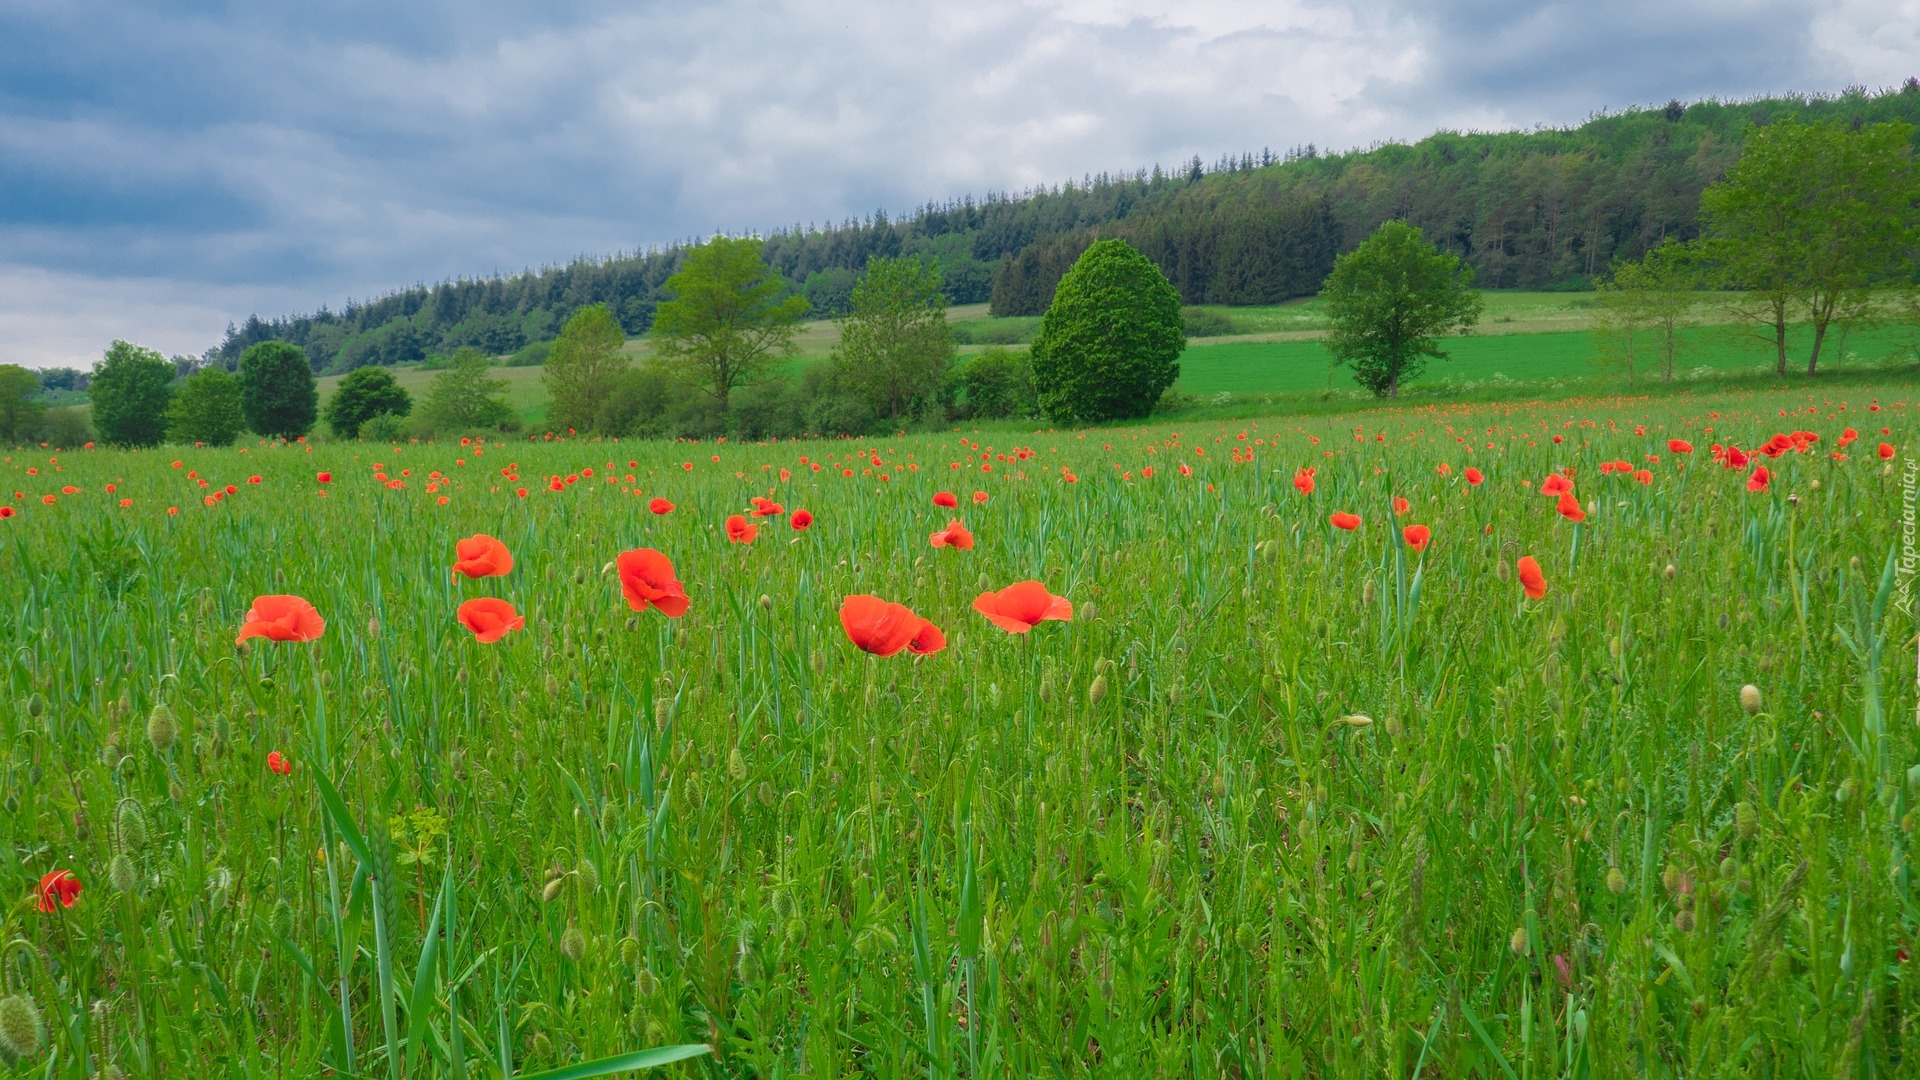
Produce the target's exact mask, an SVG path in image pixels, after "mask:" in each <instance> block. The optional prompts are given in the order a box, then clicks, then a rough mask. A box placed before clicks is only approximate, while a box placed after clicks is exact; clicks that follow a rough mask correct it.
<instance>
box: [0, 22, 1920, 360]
mask: <svg viewBox="0 0 1920 1080" xmlns="http://www.w3.org/2000/svg"><path fill="white" fill-rule="evenodd" d="M530 11H531V9H528V8H521V7H516V6H510V5H489V4H486V3H475V4H452V3H439V4H424V5H372V4H348V5H344V6H342V5H303V6H292V5H286V6H282V5H258V4H255V5H233V6H230V7H223V6H219V5H190V4H173V5H160V6H154V5H134V4H128V3H122V2H107V0H94V2H92V3H86V2H81V3H73V4H66V3H56V2H52V0H48V2H45V3H22V2H13V3H9V2H7V0H0V285H7V284H11V285H12V286H13V287H8V288H0V360H15V359H17V360H22V361H25V362H28V363H86V362H89V361H90V360H91V359H92V358H93V357H95V356H97V355H98V352H99V350H100V348H101V347H102V346H104V344H105V343H106V340H107V339H108V337H110V336H113V335H121V336H132V337H135V338H139V339H141V340H146V341H148V342H150V343H151V344H154V345H155V346H157V347H160V348H163V349H166V350H169V351H198V350H199V349H202V348H205V347H206V346H207V345H209V344H212V343H213V341H214V340H215V339H217V337H218V335H219V333H220V330H221V329H222V327H224V325H225V323H226V321H227V320H228V319H234V318H239V317H243V316H244V315H245V314H246V313H247V312H249V311H256V310H257V311H262V312H265V313H278V312H283V311H287V310H297V309H308V308H312V307H317V306H318V305H320V304H321V303H330V304H333V305H336V306H337V305H338V304H340V303H341V302H343V301H344V300H345V299H347V298H348V297H350V296H366V295H370V294H373V293H376V292H379V291H383V290H385V289H389V288H392V287H395V286H399V285H405V284H408V283H411V282H415V281H431V280H435V279H439V278H442V277H447V276H454V275H461V274H468V275H471V274H486V273H491V272H495V271H512V270H516V269H519V268H521V267H524V266H528V265H537V264H541V263H547V262H554V261H562V260H565V259H568V258H571V257H573V256H576V255H580V254H603V253H607V252H611V251H615V250H624V249H631V248H634V247H637V246H642V245H645V244H649V243H659V242H665V241H671V240H674V239H679V238H685V237H690V236H696V235H703V234H706V233H708V232H711V231H714V230H716V229H726V230H741V229H753V228H772V227H778V226H781V225H786V224H792V223H795V222H801V223H805V222H821V223H825V222H828V221H836V220H840V219H842V218H844V217H846V216H849V215H857V214H862V213H865V212H867V211H870V210H872V209H876V208H885V209H888V210H890V211H898V210H904V209H909V208H911V207H912V206H914V205H917V204H918V203H920V202H923V201H925V200H927V199H942V198H946V197H951V196H958V195H962V194H966V193H974V194H980V193H984V192H986V191H989V190H1002V191H1004V190H1017V189H1020V188H1023V187H1026V186H1029V185H1033V184H1040V183H1052V182H1058V181H1060V180H1063V179H1066V178H1068V177H1077V176H1079V175H1081V174H1083V173H1085V172H1089V171H1099V170H1101V169H1111V168H1131V167H1133V166H1136V165H1147V164H1151V163H1154V162H1156V161H1157V162H1162V163H1166V164H1169V165H1171V164H1173V163H1176V162H1178V161H1181V160H1184V159H1185V158H1186V157H1188V156H1190V155H1192V154H1195V153H1198V154H1200V155H1202V156H1203V157H1205V158H1208V159H1211V158H1213V157H1214V156H1216V155H1217V154H1219V153H1222V152H1227V151H1234V150H1240V149H1258V148H1259V147H1261V146H1273V147H1275V148H1280V147H1284V146H1288V145H1292V144H1295V143H1304V142H1308V141H1312V142H1315V143H1318V144H1320V145H1322V146H1337V147H1344V146H1352V145H1361V144H1365V143H1367V142H1369V141H1371V140H1375V139H1381V138H1390V137H1397V138H1417V137H1419V136H1421V135H1423V134H1425V133H1426V132H1428V131H1429V130H1431V129H1433V128H1434V127H1436V126H1453V127H1479V128H1489V127H1511V126H1530V125H1532V124H1535V123H1551V124H1559V123H1569V122H1574V121H1578V120H1579V119H1581V118H1582V117H1584V116H1585V115H1587V114H1588V113H1589V112H1591V111H1594V110H1596V109H1599V108H1605V107H1620V106H1624V105H1630V104H1636V103H1652V102H1659V101H1664V100H1666V99H1667V98H1668V97H1670V96H1680V97H1697V96H1702V95H1707V94H1720V95H1728V96H1737V95H1744V94H1750V93H1756V92H1761V91H1766V90H1780V89H1787V88H1802V89H1805V88H1814V89H1820V88H1827V89H1836V88H1838V87H1839V86H1841V85H1844V84H1846V83H1849V82H1865V83H1869V84H1882V83H1889V82H1894V81H1897V80H1898V79H1899V78H1901V77H1904V75H1905V74H1907V72H1906V71H1904V70H1902V69H1901V68H1902V66H1903V65H1905V64H1908V63H1909V61H1907V60H1906V59H1905V58H1906V57H1910V56H1913V55H1916V54H1920V40H1917V39H1916V27H1920V4H1916V3H1914V2H1911V0H1907V2H1903V3H1901V4H1900V5H1898V6H1897V7H1889V6H1887V5H1884V4H1881V5H1876V4H1871V3H1862V2H1859V0H1841V2H1840V3H1839V4H1838V5H1837V6H1835V5H1822V6H1820V7H1819V8H1817V9H1816V8H1815V7H1814V6H1813V5H1812V4H1809V3H1797V2H1788V0H1763V2H1762V3H1760V4H1753V3H1743V4H1738V5H1736V4H1732V3H1727V2H1720V0H1675V2H1672V3H1666V4H1653V3H1650V2H1647V0H1629V2H1627V3H1624V4H1612V5H1594V4H1574V3H1560V2H1555V3H1521V2H1519V0H1502V2H1481V3H1443V4H1411V3H1397V2H1393V0H1362V2H1357V3H1351V4H1341V3H1331V2H1324V0H1290V2H1282V3H1271V2H1265V3H1252V2H1217V3H1192V4H1186V5H1181V6H1179V7H1177V8H1169V7H1168V6H1167V5H1165V4H1164V3H1163V2H1161V3H1156V4H1149V3H1144V2H1137V0H1120V2H1117V3H1115V2H1106V3H1096V2H1092V0H1084V2H1083V0H1049V2H1017V0H982V2H978V3H972V4H968V5H935V4H903V3H897V2H895V3H884V2H879V0H851V2H847V3H840V4H835V5H831V6H826V5H819V6H803V5H799V4H792V3H780V2H775V0H724V2H721V3H715V4H709V5H697V6H691V5H668V4H652V5H640V6H633V5H614V4H601V3H584V2H581V3H572V4H557V5H543V6H542V10H541V11H540V12H539V13H538V15H537V17H536V16H535V15H533V14H530ZM22 283H37V284H34V285H32V287H26V286H24V285H22ZM49 283H57V287H56V286H55V285H50V284H49ZM50 290H51V291H50ZM62 298H64V299H62ZM56 299H59V300H60V302H54V301H55V300H56ZM109 326H112V327H115V328H116V329H114V330H113V331H112V332H111V334H110V333H109V332H108V329H107V328H108V327H109Z"/></svg>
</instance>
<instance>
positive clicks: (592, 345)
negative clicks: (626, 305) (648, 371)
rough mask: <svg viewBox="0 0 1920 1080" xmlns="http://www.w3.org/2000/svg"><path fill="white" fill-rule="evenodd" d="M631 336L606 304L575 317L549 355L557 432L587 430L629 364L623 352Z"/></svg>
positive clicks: (547, 377) (547, 378) (551, 416)
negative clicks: (623, 331)
mask: <svg viewBox="0 0 1920 1080" xmlns="http://www.w3.org/2000/svg"><path fill="white" fill-rule="evenodd" d="M626 342H627V338H626V335H625V334H624V333H622V332H621V330H620V323H619V321H618V320H616V319H615V318H614V317H613V312H611V311H609V310H607V306H606V305H605V304H589V305H588V306H586V307H583V308H581V309H580V310H578V311H576V312H574V313H573V317H572V318H570V319H568V320H567V325H566V327H565V329H563V330H561V331H560V338H559V340H557V341H555V342H554V343H553V351H552V352H551V353H548V354H547V364H546V368H545V370H543V371H542V372H541V375H540V378H541V381H543V382H545V383H546V384H547V392H548V393H549V394H550V395H552V399H553V404H552V405H551V406H550V407H549V409H548V412H547V426H548V427H550V428H553V429H554V430H556V431H575V430H578V431H588V430H591V429H592V428H593V427H594V420H595V418H596V417H597V416H598V414H599V412H600V409H601V408H602V407H603V405H604V404H605V403H606V401H607V399H608V398H609V397H610V396H611V395H612V394H613V392H614V388H615V387H617V386H618V385H619V384H620V376H621V374H622V373H623V372H625V371H626V370H627V367H628V364H629V361H628V359H627V355H626V353H624V352H622V351H621V349H622V347H623V346H625V345H626Z"/></svg>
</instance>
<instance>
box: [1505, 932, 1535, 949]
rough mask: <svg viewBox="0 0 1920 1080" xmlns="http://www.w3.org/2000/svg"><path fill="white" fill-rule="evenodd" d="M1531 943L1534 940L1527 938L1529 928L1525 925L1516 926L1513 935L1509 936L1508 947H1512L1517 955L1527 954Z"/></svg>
mask: <svg viewBox="0 0 1920 1080" xmlns="http://www.w3.org/2000/svg"><path fill="white" fill-rule="evenodd" d="M1531 944H1532V942H1531V941H1529V940H1528V938H1527V928H1526V927H1524V926H1516V927H1514V928H1513V936H1511V937H1509V938H1507V948H1509V949H1512V950H1513V954H1514V955H1515V956H1525V955H1527V951H1528V947H1529V946H1530V945H1531Z"/></svg>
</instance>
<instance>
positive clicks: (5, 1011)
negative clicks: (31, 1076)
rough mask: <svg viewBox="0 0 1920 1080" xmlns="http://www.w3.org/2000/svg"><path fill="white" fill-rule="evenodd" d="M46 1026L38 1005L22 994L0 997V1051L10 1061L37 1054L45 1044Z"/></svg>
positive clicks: (36, 1055)
mask: <svg viewBox="0 0 1920 1080" xmlns="http://www.w3.org/2000/svg"><path fill="white" fill-rule="evenodd" d="M46 1041H47V1025H46V1022H45V1021H43V1020H42V1019H40V1007H39V1006H38V1005H35V1004H34V1003H33V999H32V998H29V997H25V996H23V995H21V994H11V995H9V996H7V997H4V998H0V1050H5V1051H6V1055H5V1056H6V1058H7V1060H8V1061H9V1062H14V1061H24V1060H26V1059H27V1058H31V1057H38V1056H39V1055H40V1051H41V1049H42V1048H44V1046H45V1045H46Z"/></svg>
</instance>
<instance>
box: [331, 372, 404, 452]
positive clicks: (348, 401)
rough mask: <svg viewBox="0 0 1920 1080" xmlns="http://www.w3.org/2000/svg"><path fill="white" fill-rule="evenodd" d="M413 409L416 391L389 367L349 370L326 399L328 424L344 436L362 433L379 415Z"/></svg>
mask: <svg viewBox="0 0 1920 1080" xmlns="http://www.w3.org/2000/svg"><path fill="white" fill-rule="evenodd" d="M412 411H413V395H411V394H409V393H407V391H406V388H405V387H403V386H401V385H400V383H399V381H398V380H396V379H395V378H394V377H393V373H392V372H390V371H388V370H387V369H386V368H378V367H360V368H354V369H353V370H352V371H349V372H347V377H346V378H344V379H341V380H340V385H339V386H337V387H335V388H334V391H333V396H332V397H330V398H328V399H327V408H326V415H327V427H328V428H330V429H331V430H332V431H333V433H334V435H336V436H338V437H339V438H342V439H351V438H354V437H355V436H357V435H359V434H360V428H361V427H362V426H363V425H364V424H366V422H367V421H369V420H371V419H373V418H374V417H376V416H382V415H384V416H405V415H407V414H408V413H410V412H412Z"/></svg>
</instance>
